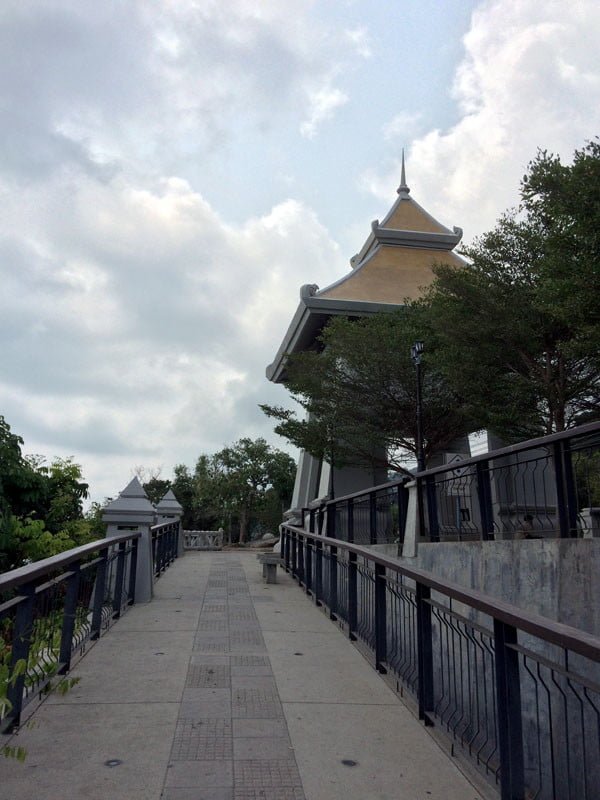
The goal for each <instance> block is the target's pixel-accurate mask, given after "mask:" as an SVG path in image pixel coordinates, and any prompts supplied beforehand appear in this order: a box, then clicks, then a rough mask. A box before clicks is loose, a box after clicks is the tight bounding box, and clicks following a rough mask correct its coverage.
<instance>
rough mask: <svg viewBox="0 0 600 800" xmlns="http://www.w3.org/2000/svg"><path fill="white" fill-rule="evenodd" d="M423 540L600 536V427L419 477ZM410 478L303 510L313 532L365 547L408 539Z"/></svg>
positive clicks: (599, 424)
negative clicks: (407, 484) (407, 515)
mask: <svg viewBox="0 0 600 800" xmlns="http://www.w3.org/2000/svg"><path fill="white" fill-rule="evenodd" d="M414 479H415V480H416V481H417V491H418V494H419V508H420V509H422V515H421V522H420V534H421V537H422V538H423V539H425V540H429V541H432V542H437V541H468V540H474V539H484V540H485V539H543V538H556V537H560V538H570V537H584V538H590V537H600V422H594V423H590V424H589V425H582V426H580V427H578V428H573V429H571V430H568V431H564V432H562V433H556V434H553V435H551V436H544V437H541V438H539V439H532V440H530V441H528V442H522V443H520V444H517V445H512V446H510V447H505V448H502V449H500V450H495V451H492V452H489V453H486V454H484V455H479V456H475V457H473V458H464V459H462V460H456V459H454V460H453V461H452V463H449V464H446V465H444V466H440V467H435V468H433V469H429V470H425V471H424V472H420V473H417V474H415V475H414ZM408 480H409V478H408V477H403V478H401V479H398V480H395V481H390V482H389V483H387V484H383V485H381V486H374V487H372V488H370V489H366V490H364V491H361V492H356V493H355V494H352V495H347V496H344V497H337V498H334V499H333V500H328V501H326V502H323V503H321V505H319V506H318V507H316V508H312V509H304V511H303V517H304V519H305V520H307V519H308V520H309V521H310V522H309V529H310V530H311V531H312V532H315V533H320V534H322V535H324V536H325V535H326V536H329V537H331V538H336V539H340V540H342V541H345V542H350V543H354V544H360V545H375V544H392V543H396V544H398V548H400V547H401V545H402V542H403V538H404V529H405V521H406V514H407V507H408V491H407V489H406V488H405V484H406V482H407V481H408Z"/></svg>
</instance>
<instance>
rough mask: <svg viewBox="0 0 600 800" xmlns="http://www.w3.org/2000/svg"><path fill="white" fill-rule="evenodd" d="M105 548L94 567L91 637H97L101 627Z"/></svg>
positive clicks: (104, 587)
mask: <svg viewBox="0 0 600 800" xmlns="http://www.w3.org/2000/svg"><path fill="white" fill-rule="evenodd" d="M108 550H109V548H107V549H106V550H105V551H104V552H103V553H102V555H101V556H100V561H99V563H98V567H97V569H96V591H95V592H94V608H93V611H92V626H91V628H92V630H91V638H92V639H99V638H100V630H101V628H102V605H103V603H104V592H105V590H106V573H107V562H108Z"/></svg>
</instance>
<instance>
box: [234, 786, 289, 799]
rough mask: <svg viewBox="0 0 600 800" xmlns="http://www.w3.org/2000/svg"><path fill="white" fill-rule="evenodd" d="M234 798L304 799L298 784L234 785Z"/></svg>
mask: <svg viewBox="0 0 600 800" xmlns="http://www.w3.org/2000/svg"><path fill="white" fill-rule="evenodd" d="M234 792H235V794H234V800H304V791H303V790H302V789H301V788H300V787H299V786H280V787H277V788H276V787H274V786H270V787H268V788H262V789H249V788H244V787H236V788H235V789H234Z"/></svg>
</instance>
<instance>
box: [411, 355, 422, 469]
mask: <svg viewBox="0 0 600 800" xmlns="http://www.w3.org/2000/svg"><path fill="white" fill-rule="evenodd" d="M424 349H425V345H424V344H423V342H415V343H414V344H413V346H412V347H411V348H410V357H411V358H412V362H413V364H414V365H415V370H416V372H417V471H418V472H423V470H424V469H425V454H424V452H423V399H422V397H421V355H422V354H423V350H424Z"/></svg>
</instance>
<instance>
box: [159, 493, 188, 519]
mask: <svg viewBox="0 0 600 800" xmlns="http://www.w3.org/2000/svg"><path fill="white" fill-rule="evenodd" d="M156 510H157V511H158V513H159V514H179V513H181V512H182V511H183V506H182V505H181V503H180V502H179V500H178V499H177V498H176V497H175V495H174V494H173V490H172V489H169V490H168V491H167V493H166V494H165V495H164V497H163V498H162V500H161V501H160V503H158V505H157V506H156Z"/></svg>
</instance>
